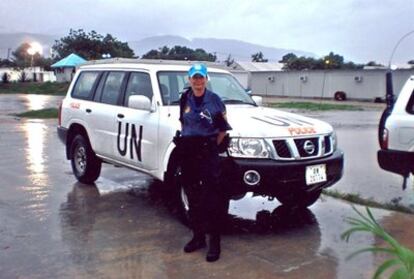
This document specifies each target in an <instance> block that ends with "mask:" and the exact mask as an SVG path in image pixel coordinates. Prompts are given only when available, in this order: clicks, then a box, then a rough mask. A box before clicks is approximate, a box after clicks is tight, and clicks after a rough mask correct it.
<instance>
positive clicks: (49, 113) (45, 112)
mask: <svg viewBox="0 0 414 279" xmlns="http://www.w3.org/2000/svg"><path fill="white" fill-rule="evenodd" d="M16 116H18V117H26V118H41V119H46V118H57V117H58V109H56V108H46V109H39V110H30V111H27V112H23V113H19V114H16Z"/></svg>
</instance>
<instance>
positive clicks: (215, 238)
mask: <svg viewBox="0 0 414 279" xmlns="http://www.w3.org/2000/svg"><path fill="white" fill-rule="evenodd" d="M220 252H221V249H220V235H219V234H213V235H210V242H209V246H208V251H207V256H206V261H208V262H215V261H217V260H218V259H219V258H220Z"/></svg>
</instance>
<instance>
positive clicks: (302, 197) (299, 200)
mask: <svg viewBox="0 0 414 279" xmlns="http://www.w3.org/2000/svg"><path fill="white" fill-rule="evenodd" d="M320 195H321V190H317V191H312V192H306V191H300V192H299V191H292V192H289V193H284V194H279V195H278V196H277V197H276V198H277V199H278V200H279V201H280V203H282V204H283V205H285V206H288V207H308V206H311V205H312V204H314V203H315V202H316V201H317V200H318V199H319V197H320Z"/></svg>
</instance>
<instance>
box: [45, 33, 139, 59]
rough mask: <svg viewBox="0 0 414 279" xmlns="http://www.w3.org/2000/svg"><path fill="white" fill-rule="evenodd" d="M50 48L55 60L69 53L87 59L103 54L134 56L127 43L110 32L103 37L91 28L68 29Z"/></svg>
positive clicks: (100, 56) (96, 57)
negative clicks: (88, 30)
mask: <svg viewBox="0 0 414 279" xmlns="http://www.w3.org/2000/svg"><path fill="white" fill-rule="evenodd" d="M52 49H53V51H54V56H53V58H54V60H55V61H57V60H60V59H62V58H65V57H66V56H68V55H70V54H71V53H76V54H77V55H80V56H82V57H83V58H85V59H87V60H94V59H101V58H102V55H103V54H110V55H111V57H125V58H132V57H134V51H133V50H132V49H131V48H130V47H129V46H128V43H126V42H121V41H119V40H118V39H116V38H115V37H113V36H112V35H110V34H107V35H106V36H105V37H104V36H102V35H100V34H98V33H97V32H96V31H93V30H92V31H91V32H89V33H85V31H83V29H79V30H73V29H70V31H69V35H68V36H66V37H63V38H61V39H60V40H57V41H55V44H54V45H53V47H52Z"/></svg>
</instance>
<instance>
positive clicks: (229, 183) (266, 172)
mask: <svg viewBox="0 0 414 279" xmlns="http://www.w3.org/2000/svg"><path fill="white" fill-rule="evenodd" d="M343 161H344V155H343V152H342V151H341V150H336V151H335V152H334V153H333V154H331V155H330V156H328V157H325V158H317V159H311V160H301V161H294V162H286V161H275V160H270V159H269V160H267V159H266V160H260V159H235V158H226V159H224V161H223V172H224V173H223V177H224V179H225V185H226V189H228V191H229V195H230V196H236V195H241V194H243V193H246V192H254V193H257V194H263V195H269V196H277V195H278V194H283V193H286V192H290V191H296V190H301V191H307V192H310V191H316V190H320V189H322V188H326V187H329V186H331V185H333V184H334V183H335V182H337V181H338V180H339V179H340V178H341V177H342V174H343ZM319 164H325V165H326V175H327V181H325V182H322V183H317V184H312V185H306V178H305V172H306V167H307V166H311V165H319ZM248 170H254V171H257V172H258V173H259V174H260V177H261V179H260V182H259V183H258V184H257V185H255V186H250V185H247V184H246V183H245V182H244V180H243V176H244V173H245V172H246V171H248Z"/></svg>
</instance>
